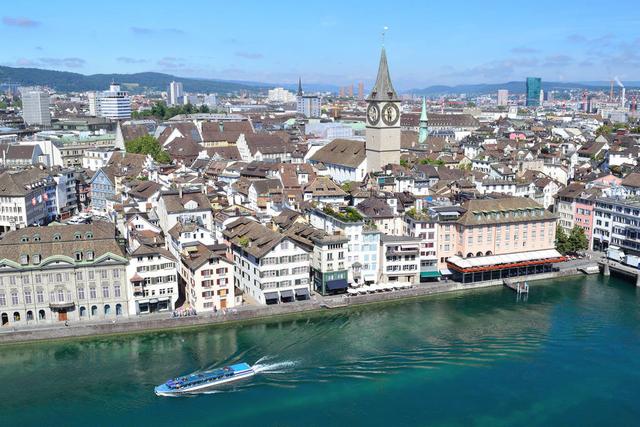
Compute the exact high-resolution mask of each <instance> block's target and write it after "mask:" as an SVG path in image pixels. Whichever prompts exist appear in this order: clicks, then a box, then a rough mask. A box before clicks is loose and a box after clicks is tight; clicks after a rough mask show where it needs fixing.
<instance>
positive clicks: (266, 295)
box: [264, 292, 278, 301]
mask: <svg viewBox="0 0 640 427" xmlns="http://www.w3.org/2000/svg"><path fill="white" fill-rule="evenodd" d="M264 299H265V300H267V301H274V300H277V299H278V293H277V292H265V293H264Z"/></svg>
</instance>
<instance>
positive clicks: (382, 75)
mask: <svg viewBox="0 0 640 427" xmlns="http://www.w3.org/2000/svg"><path fill="white" fill-rule="evenodd" d="M367 99H369V100H371V101H398V100H399V99H398V94H397V93H396V90H395V89H394V88H393V84H392V83H391V76H389V65H388V64H387V52H386V51H385V49H384V46H382V53H381V54H380V65H378V77H376V84H375V85H374V86H373V89H372V90H371V94H369V98H367Z"/></svg>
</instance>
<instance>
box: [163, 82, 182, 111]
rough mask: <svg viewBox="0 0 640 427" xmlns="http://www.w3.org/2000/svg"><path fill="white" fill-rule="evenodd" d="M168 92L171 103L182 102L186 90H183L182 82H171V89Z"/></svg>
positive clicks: (177, 103)
mask: <svg viewBox="0 0 640 427" xmlns="http://www.w3.org/2000/svg"><path fill="white" fill-rule="evenodd" d="M167 92H168V93H167V95H168V100H167V101H168V102H167V103H168V104H169V105H179V104H182V97H183V96H184V91H183V90H182V82H171V83H169V90H168V91H167Z"/></svg>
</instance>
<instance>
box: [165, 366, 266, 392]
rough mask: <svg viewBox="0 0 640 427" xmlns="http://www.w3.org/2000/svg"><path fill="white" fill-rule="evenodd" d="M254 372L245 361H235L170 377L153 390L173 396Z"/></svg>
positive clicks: (224, 382) (241, 377)
mask: <svg viewBox="0 0 640 427" xmlns="http://www.w3.org/2000/svg"><path fill="white" fill-rule="evenodd" d="M254 374H255V371H254V370H253V368H251V366H249V365H248V364H247V363H237V364H235V365H231V366H225V367H224V368H220V369H214V370H212V371H204V372H199V373H196V374H190V375H185V376H183V377H178V378H174V379H171V380H169V381H167V382H166V383H164V384H161V385H159V386H157V387H155V388H154V392H155V393H156V395H158V396H175V395H179V394H185V393H193V392H197V391H199V390H203V389H206V388H209V387H214V386H217V385H221V384H226V383H230V382H234V381H238V380H241V379H243V378H248V377H250V376H252V375H254Z"/></svg>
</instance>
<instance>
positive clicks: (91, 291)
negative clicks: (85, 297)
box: [89, 288, 98, 299]
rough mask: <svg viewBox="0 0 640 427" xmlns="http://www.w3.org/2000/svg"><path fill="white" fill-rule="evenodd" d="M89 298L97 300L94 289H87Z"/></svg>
mask: <svg viewBox="0 0 640 427" xmlns="http://www.w3.org/2000/svg"><path fill="white" fill-rule="evenodd" d="M89 297H90V298H91V299H96V298H98V294H97V292H96V288H89Z"/></svg>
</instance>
